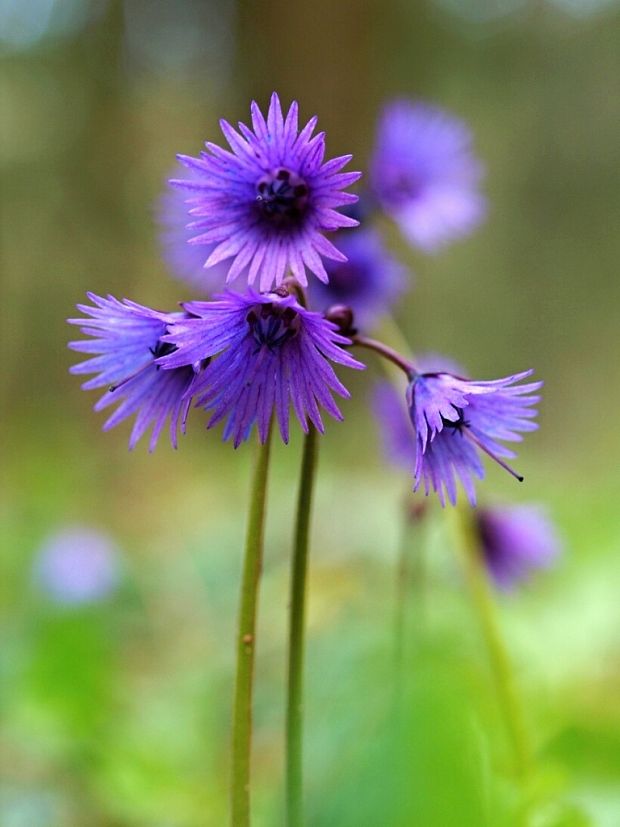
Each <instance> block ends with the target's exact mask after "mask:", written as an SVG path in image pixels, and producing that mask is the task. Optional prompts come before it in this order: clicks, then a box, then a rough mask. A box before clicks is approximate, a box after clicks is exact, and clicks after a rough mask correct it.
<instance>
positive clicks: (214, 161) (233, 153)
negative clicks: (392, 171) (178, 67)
mask: <svg viewBox="0 0 620 827" xmlns="http://www.w3.org/2000/svg"><path fill="white" fill-rule="evenodd" d="M251 113H252V129H249V128H248V127H247V126H246V125H245V124H243V123H239V131H237V130H236V129H234V128H233V127H232V126H231V125H230V124H229V123H228V122H227V121H224V120H222V121H221V122H220V126H221V129H222V132H223V133H224V136H225V138H226V140H227V141H228V144H229V146H230V151H229V150H225V149H222V148H221V147H219V146H217V145H216V144H213V143H210V142H207V143H206V149H207V151H206V152H201V153H200V157H198V158H193V157H190V156H186V155H179V156H178V158H179V161H180V162H181V163H182V164H184V165H185V166H186V167H187V168H188V169H189V170H190V171H191V177H190V178H188V179H175V180H172V181H171V182H170V183H171V184H173V185H174V186H176V187H179V188H180V189H182V190H183V191H184V193H185V197H186V208H187V211H188V213H189V216H190V217H192V218H193V220H191V219H190V223H189V224H188V225H187V227H188V230H191V232H192V237H191V241H190V243H192V244H199V245H203V244H204V245H210V247H211V249H210V251H209V255H208V258H206V262H205V267H211V266H213V265H215V264H218V263H219V262H221V261H224V260H225V259H230V260H231V261H230V267H229V270H228V279H227V280H228V281H229V282H230V281H233V280H234V279H236V278H237V277H238V276H239V275H241V273H243V272H244V271H246V270H247V271H248V274H247V280H248V283H249V284H254V283H255V282H256V283H257V286H258V288H259V289H260V290H261V291H262V292H264V291H267V290H270V289H271V288H272V287H273V286H274V285H275V286H276V287H277V286H279V285H280V284H281V283H282V281H283V279H284V277H285V274H286V272H287V270H289V269H290V271H291V272H292V274H293V276H294V277H295V278H296V279H297V280H298V281H299V283H300V284H302V285H304V286H305V285H307V283H308V282H307V277H306V268H307V269H308V270H310V271H311V272H312V273H314V274H315V276H317V278H319V279H320V280H321V281H324V282H327V281H328V274H327V272H326V269H325V266H324V264H323V261H322V257H325V258H328V259H332V260H335V261H345V260H346V258H345V256H344V255H343V254H342V253H341V252H340V251H339V250H338V249H337V248H336V247H335V246H334V245H333V244H332V243H331V242H330V241H328V240H327V238H325V235H324V233H326V232H332V231H334V230H338V229H340V228H341V227H355V226H357V224H358V223H359V222H358V221H356V220H355V219H353V218H349V217H347V216H345V215H343V214H342V213H340V212H338V210H337V208H338V207H342V206H345V205H348V204H353V203H355V202H356V201H357V196H356V195H352V194H351V193H347V192H343V191H342V190H343V189H345V188H347V187H349V186H350V185H351V184H353V183H355V181H357V180H358V179H359V177H360V175H361V173H359V172H341V170H342V168H343V167H344V166H346V164H347V163H348V162H349V161H350V160H351V156H350V155H343V156H340V157H338V158H334V159H332V160H331V161H327V162H325V163H324V162H323V158H324V154H325V135H324V133H323V132H319V133H318V134H317V135H315V136H314V137H312V133H313V132H314V129H315V127H316V123H317V119H316V117H315V118H311V120H310V121H308V123H307V124H306V126H305V127H304V128H303V129H302V130H301V131H299V128H298V123H297V114H298V106H297V103H296V102H293V103H292V104H291V107H290V109H289V110H288V113H287V114H286V117H285V116H284V115H283V113H282V108H281V105H280V99H279V98H278V95H277V94H276V93H275V92H274V94H273V95H272V97H271V103H270V105H269V112H268V114H267V118H266V119H265V118H264V117H263V115H262V113H261V111H260V109H259V108H258V106H257V104H256V103H252V107H251Z"/></svg>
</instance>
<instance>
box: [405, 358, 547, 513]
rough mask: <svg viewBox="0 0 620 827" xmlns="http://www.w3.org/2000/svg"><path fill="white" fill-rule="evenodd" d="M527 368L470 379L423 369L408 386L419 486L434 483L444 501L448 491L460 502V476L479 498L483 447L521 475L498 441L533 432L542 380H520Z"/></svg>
mask: <svg viewBox="0 0 620 827" xmlns="http://www.w3.org/2000/svg"><path fill="white" fill-rule="evenodd" d="M532 373H533V371H531V370H528V371H524V372H523V373H517V374H515V375H514V376H507V377H505V378H503V379H496V380H492V381H470V380H468V379H462V378H460V377H458V376H454V375H453V374H451V373H421V374H416V375H414V377H413V378H412V380H411V383H410V385H409V388H408V390H407V402H408V405H409V415H410V417H411V421H412V422H413V426H414V428H415V432H416V464H415V485H414V491H417V490H418V488H419V487H420V485H421V484H422V482H423V483H424V490H425V493H426V494H428V493H429V492H430V489H431V488H432V489H433V490H434V491H435V492H436V493H437V494H438V496H439V499H440V501H441V504H442V505H445V493H444V489H445V492H447V494H448V499H449V500H450V502H451V503H452V504H453V505H454V504H455V503H456V477H458V479H460V481H461V484H462V486H463V488H464V490H465V493H466V494H467V497H468V499H469V501H470V503H471V504H472V505H475V503H476V493H475V490H474V481H473V477H474V476H477V477H479V478H480V479H482V478H483V476H484V469H483V467H482V462H481V461H480V456H479V452H480V451H482V452H484V453H485V454H488V455H489V456H490V457H491V458H492V459H494V460H495V461H496V462H497V463H498V464H499V465H501V466H502V468H505V469H506V470H507V471H508V472H509V473H511V474H512V475H513V476H514V477H516V478H517V479H519V480H521V479H522V477H520V476H519V475H518V474H517V473H516V472H515V471H513V470H512V468H510V466H508V465H507V464H506V462H505V461H504V460H505V459H510V458H512V457H514V456H515V454H514V453H513V452H512V451H510V450H509V449H508V448H506V447H505V446H503V445H501V444H500V442H499V440H502V441H508V442H518V441H521V439H522V437H521V435H520V433H519V432H520V431H533V430H535V429H536V428H537V427H538V426H537V425H536V423H534V422H532V421H531V420H532V418H533V417H535V416H536V411H535V410H534V409H533V408H532V405H534V404H536V403H537V402H538V401H539V400H540V397H539V396H536V395H534V394H533V392H534V391H537V390H538V389H539V388H540V387H542V382H530V383H526V384H523V385H518V384H517V383H518V382H520V381H521V380H522V379H525V378H527V377H528V376H531V374H532Z"/></svg>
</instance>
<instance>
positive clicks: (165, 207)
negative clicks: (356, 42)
mask: <svg viewBox="0 0 620 827" xmlns="http://www.w3.org/2000/svg"><path fill="white" fill-rule="evenodd" d="M192 178H194V179H196V180H197V179H198V175H197V174H195V173H194V175H193V176H192ZM186 199H187V193H186V192H185V191H184V190H181V189H178V188H177V187H171V186H170V184H168V183H166V189H165V191H164V192H163V193H162V195H161V196H160V198H159V201H158V202H157V206H156V218H157V222H158V224H159V227H160V232H159V242H160V247H161V251H162V257H163V259H164V262H165V264H166V267H167V268H168V271H169V272H170V275H172V276H173V277H174V278H176V279H180V280H181V281H184V282H185V283H186V284H188V285H190V287H192V288H193V289H194V290H197V291H198V293H199V294H200V295H201V296H210V295H212V294H213V293H215V292H218V291H220V290H222V289H223V287H224V285H225V284H226V274H227V273H228V267H227V266H226V264H225V263H224V262H221V263H220V264H216V265H215V266H214V267H209V268H208V269H207V268H206V267H205V266H204V263H205V258H206V257H208V256H209V255H210V254H211V253H212V252H213V250H214V249H215V248H216V246H217V244H215V243H214V244H211V245H206V246H204V245H196V244H189V239H190V238H192V236H194V235H195V233H194V231H193V230H188V229H187V227H186V226H185V225H186V224H187V221H188V217H187V210H188V206H187V204H186V203H185V202H186Z"/></svg>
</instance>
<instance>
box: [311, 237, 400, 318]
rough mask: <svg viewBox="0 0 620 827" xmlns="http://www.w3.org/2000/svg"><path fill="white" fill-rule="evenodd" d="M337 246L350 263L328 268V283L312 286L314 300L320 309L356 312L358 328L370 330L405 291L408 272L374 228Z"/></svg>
mask: <svg viewBox="0 0 620 827" xmlns="http://www.w3.org/2000/svg"><path fill="white" fill-rule="evenodd" d="M337 243H338V246H339V248H340V249H341V250H342V252H343V253H344V254H345V255H346V257H347V260H346V261H335V262H329V263H328V264H327V265H326V270H327V274H328V276H329V282H328V283H327V284H323V283H322V282H318V281H317V282H314V283H313V284H312V285H311V287H310V298H311V301H312V303H313V304H314V305H316V307H317V308H320V309H321V310H327V309H328V308H329V307H330V306H331V305H334V304H343V305H346V306H348V307H350V308H351V309H352V310H353V316H354V323H355V326H356V327H361V328H370V327H372V326H373V325H374V324H375V323H376V322H377V321H378V319H379V318H380V317H381V315H382V314H383V313H386V312H387V311H389V309H390V307H391V306H392V305H393V304H394V302H395V301H396V299H397V298H398V296H399V295H400V294H401V293H402V292H403V291H404V290H405V288H406V286H407V270H406V268H405V267H404V266H403V265H402V264H401V263H400V262H399V261H397V260H396V259H395V258H394V257H393V256H392V255H390V253H389V251H388V250H387V249H386V247H385V245H384V244H383V241H382V239H381V236H380V235H379V234H378V233H377V232H375V231H374V230H372V229H368V230H367V229H361V228H360V229H359V230H353V231H352V232H350V233H346V235H343V236H342V240H341V239H340V237H338V240H337ZM409 280H410V281H411V280H412V279H411V277H409Z"/></svg>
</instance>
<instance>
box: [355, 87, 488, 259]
mask: <svg viewBox="0 0 620 827" xmlns="http://www.w3.org/2000/svg"><path fill="white" fill-rule="evenodd" d="M471 143H472V135H471V132H470V130H469V128H468V127H467V126H466V125H465V123H463V121H461V120H459V119H458V118H455V117H454V116H453V115H451V114H449V113H448V112H445V111H444V110H442V109H439V108H436V107H433V106H429V105H427V104H424V103H413V102H410V101H406V100H397V101H394V102H393V103H391V104H389V105H388V106H386V108H385V110H384V112H383V115H382V117H381V119H380V121H379V128H378V133H377V140H376V147H375V151H374V155H373V158H372V162H371V184H372V187H373V190H374V194H375V196H376V197H377V199H378V201H379V203H380V204H381V206H382V207H383V209H384V210H385V211H386V212H387V213H388V214H389V215H391V216H392V217H393V218H394V220H395V221H396V222H397V223H398V225H399V226H400V229H401V231H402V232H403V234H404V235H405V237H406V238H407V239H408V240H409V242H410V243H411V244H413V245H414V246H416V247H419V248H421V249H422V250H424V251H425V252H435V251H436V250H438V249H439V248H440V247H442V246H444V245H445V244H447V243H449V242H450V241H452V240H454V239H457V238H460V237H462V236H466V235H469V234H470V233H471V232H472V231H473V230H474V229H475V228H476V227H477V226H478V224H480V222H481V221H482V219H483V218H484V215H485V211H486V202H485V199H484V197H483V196H482V195H481V194H480V192H479V184H480V179H481V177H482V172H483V170H482V165H481V163H480V161H479V160H478V159H477V158H476V157H475V155H474V153H473V151H472V148H471Z"/></svg>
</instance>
